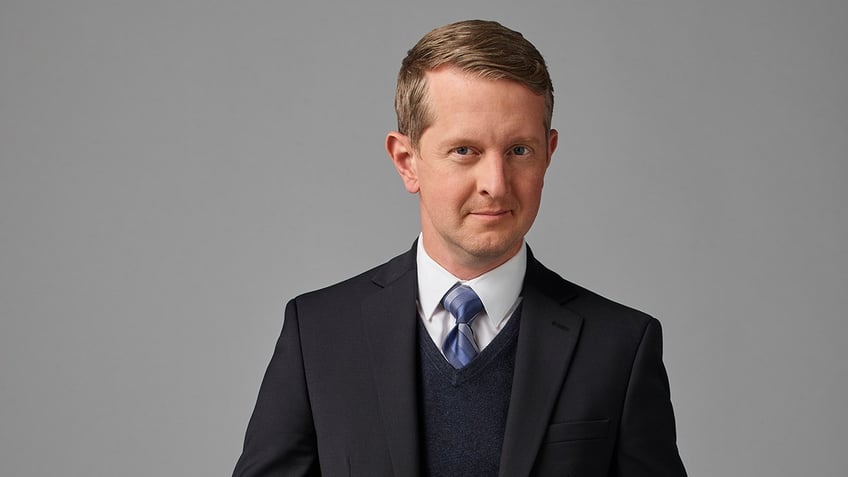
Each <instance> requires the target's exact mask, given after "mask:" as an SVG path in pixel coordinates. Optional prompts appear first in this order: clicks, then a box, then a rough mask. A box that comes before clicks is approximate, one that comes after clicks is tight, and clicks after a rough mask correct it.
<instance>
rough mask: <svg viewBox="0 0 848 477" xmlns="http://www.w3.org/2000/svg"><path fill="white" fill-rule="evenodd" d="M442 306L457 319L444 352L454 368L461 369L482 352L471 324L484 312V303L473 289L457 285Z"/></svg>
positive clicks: (450, 291) (449, 292)
mask: <svg viewBox="0 0 848 477" xmlns="http://www.w3.org/2000/svg"><path fill="white" fill-rule="evenodd" d="M442 304H443V305H444V307H445V309H446V310H448V311H449V312H450V314H451V315H452V316H453V317H454V318H456V326H454V327H453V329H452V330H450V333H448V336H447V338H445V343H444V344H443V345H442V351H444V353H445V358H447V360H448V362H449V363H450V364H451V365H453V367H454V368H456V369H461V368H463V367H464V366H465V365H466V364H468V363H470V362H471V360H472V359H474V357H475V356H477V353H479V352H480V349H479V348H478V347H477V342H476V341H475V340H474V331H472V330H471V322H472V321H473V320H474V318H475V317H477V315H479V314H480V312H481V311H483V302H481V301H480V297H478V296H477V294H476V293H474V290H472V289H471V287H469V286H467V285H461V284H459V283H457V284H456V285H454V286H453V287H452V288H451V289H450V290H448V292H447V293H446V294H445V297H444V298H442Z"/></svg>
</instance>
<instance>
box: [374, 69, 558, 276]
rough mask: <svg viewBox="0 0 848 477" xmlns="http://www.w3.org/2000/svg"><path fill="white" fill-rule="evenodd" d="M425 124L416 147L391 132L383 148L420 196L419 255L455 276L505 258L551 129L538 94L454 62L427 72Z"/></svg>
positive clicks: (546, 158)
mask: <svg viewBox="0 0 848 477" xmlns="http://www.w3.org/2000/svg"><path fill="white" fill-rule="evenodd" d="M427 92H428V101H429V108H430V111H431V113H432V122H431V125H430V126H429V127H428V128H427V129H425V130H424V132H423V133H422V135H421V139H420V141H419V144H418V147H417V148H413V147H412V144H411V143H410V141H409V138H408V137H407V136H405V135H402V134H400V133H396V132H393V133H390V134H389V136H388V138H387V141H386V147H387V149H388V151H389V155H390V156H391V157H392V160H393V162H394V163H395V167H396V168H397V170H398V173H399V174H400V176H401V178H402V179H403V182H404V185H405V187H406V189H407V190H408V191H409V192H411V193H417V194H418V196H419V205H420V209H421V233H422V240H423V245H424V249H425V250H426V251H427V253H428V254H429V255H430V256H431V257H432V258H433V259H434V260H436V262H438V263H439V264H440V265H442V266H443V267H444V268H446V269H447V270H448V271H450V272H452V273H453V274H454V275H456V276H457V277H459V278H463V279H468V278H473V277H475V276H478V275H480V274H482V273H485V272H486V271H488V270H491V269H492V268H495V267H497V266H498V265H500V264H502V263H504V262H505V261H507V260H509V259H510V258H511V257H512V256H513V255H515V253H517V252H518V250H519V248H520V247H521V243H522V239H523V238H524V235H525V234H526V233H527V231H529V230H530V226H531V225H533V220H534V219H535V218H536V214H537V212H538V211H539V202H540V200H541V197H542V185H543V183H544V177H545V171H546V170H547V168H548V164H549V163H550V160H551V155H552V154H553V152H554V149H555V148H556V143H557V133H556V131H546V130H545V127H544V118H545V100H544V97H543V96H537V95H536V94H534V93H533V92H532V91H531V90H530V89H528V88H527V87H525V86H523V85H521V84H519V83H516V82H513V81H507V80H487V79H482V78H478V77H476V76H473V75H469V74H467V73H464V72H462V71H460V70H458V69H455V68H441V69H438V70H435V71H431V72H428V73H427Z"/></svg>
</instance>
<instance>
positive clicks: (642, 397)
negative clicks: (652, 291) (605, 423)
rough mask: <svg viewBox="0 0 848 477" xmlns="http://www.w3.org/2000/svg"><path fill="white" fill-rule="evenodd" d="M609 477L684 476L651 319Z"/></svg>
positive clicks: (632, 377) (657, 326) (657, 337)
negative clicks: (610, 476) (611, 476)
mask: <svg viewBox="0 0 848 477" xmlns="http://www.w3.org/2000/svg"><path fill="white" fill-rule="evenodd" d="M612 475H613V476H616V477H636V476H645V477H685V476H686V470H685V469H684V467H683V463H682V461H681V460H680V454H679V452H678V449H677V436H676V430H675V423H674V411H673V410H672V406H671V397H670V391H669V385H668V376H667V374H666V370H665V366H663V362H662V330H661V328H660V324H659V322H658V321H657V320H655V319H653V318H652V319H651V320H650V321H649V322H648V325H647V326H646V327H645V331H644V333H643V335H642V340H641V343H640V344H639V348H638V350H637V351H636V356H635V359H634V361H633V369H632V371H631V374H630V382H629V383H628V386H627V395H626V397H625V402H624V409H623V412H622V416H621V424H620V429H619V437H618V443H617V446H616V459H615V464H614V469H613V472H612Z"/></svg>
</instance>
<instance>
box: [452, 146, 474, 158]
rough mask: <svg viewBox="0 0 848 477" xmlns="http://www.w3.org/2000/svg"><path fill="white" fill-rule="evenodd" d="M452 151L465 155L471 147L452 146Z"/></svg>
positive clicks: (469, 152) (469, 151)
mask: <svg viewBox="0 0 848 477" xmlns="http://www.w3.org/2000/svg"><path fill="white" fill-rule="evenodd" d="M453 152H454V153H456V154H459V155H460V156H467V155H468V154H471V148H469V147H468V146H459V147H457V148H454V150H453Z"/></svg>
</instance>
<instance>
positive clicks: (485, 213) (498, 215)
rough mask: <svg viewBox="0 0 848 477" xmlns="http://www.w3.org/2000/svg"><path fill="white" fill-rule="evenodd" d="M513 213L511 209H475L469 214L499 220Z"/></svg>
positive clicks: (484, 218)
mask: <svg viewBox="0 0 848 477" xmlns="http://www.w3.org/2000/svg"><path fill="white" fill-rule="evenodd" d="M511 214H512V211H511V210H475V211H473V212H471V213H470V214H469V215H472V216H474V217H477V218H480V219H483V220H498V219H502V218H505V217H507V216H509V215H511Z"/></svg>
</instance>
